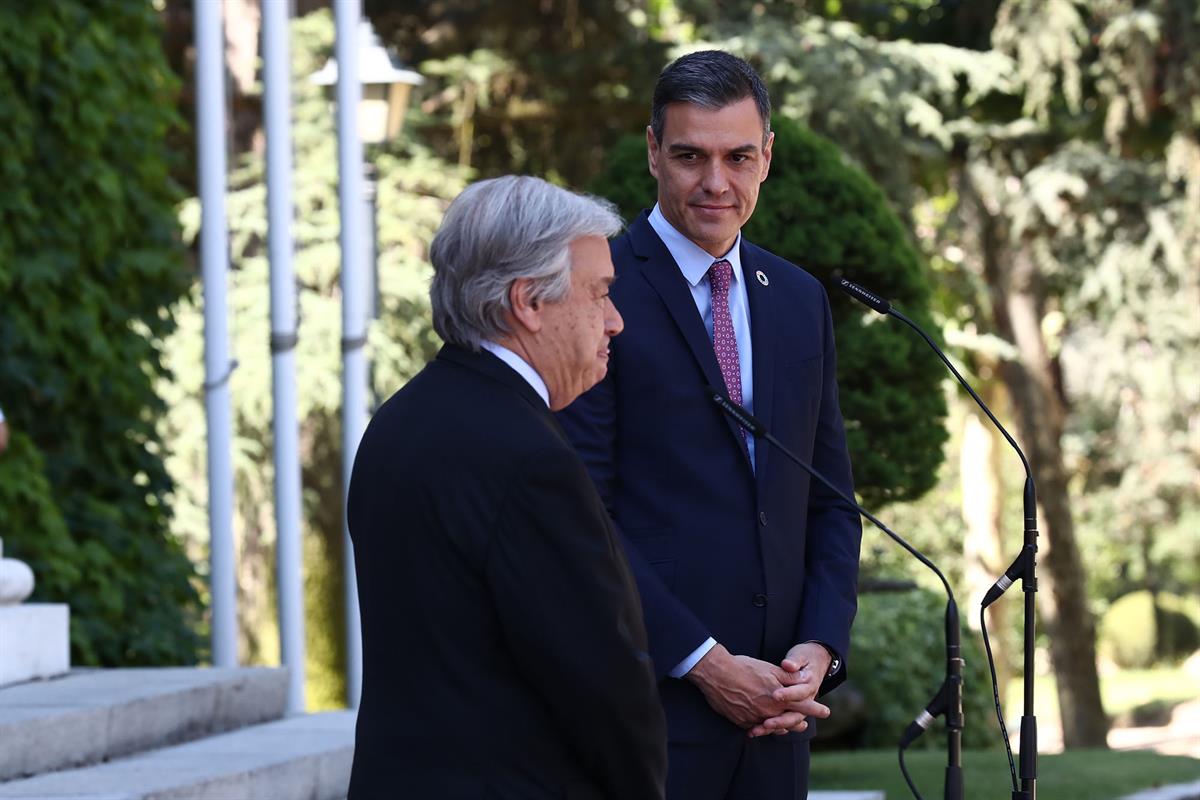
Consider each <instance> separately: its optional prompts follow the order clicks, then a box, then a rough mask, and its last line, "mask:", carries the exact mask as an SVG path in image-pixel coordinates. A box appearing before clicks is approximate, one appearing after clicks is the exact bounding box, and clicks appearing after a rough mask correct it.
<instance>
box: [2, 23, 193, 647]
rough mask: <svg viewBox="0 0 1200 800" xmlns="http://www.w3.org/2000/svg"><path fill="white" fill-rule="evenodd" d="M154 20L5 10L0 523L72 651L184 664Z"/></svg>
mask: <svg viewBox="0 0 1200 800" xmlns="http://www.w3.org/2000/svg"><path fill="white" fill-rule="evenodd" d="M159 35H160V30H159V25H158V21H157V19H156V16H155V13H154V11H153V10H152V9H151V8H150V7H149V6H148V5H145V4H139V3H127V2H119V0H99V1H98V2H83V1H82V0H63V2H58V3H34V4H26V5H24V6H20V7H18V6H15V5H11V4H7V5H5V6H4V9H3V10H2V11H0V37H3V39H4V42H5V45H4V48H3V52H0V125H3V130H2V131H0V141H3V142H4V145H3V146H4V157H3V158H0V175H2V176H3V182H4V186H5V190H4V191H3V192H0V296H3V298H4V304H3V305H4V313H3V314H0V401H2V402H3V404H4V411H5V414H6V416H8V417H9V419H10V422H11V425H12V428H13V430H14V431H15V432H16V435H15V436H14V447H13V454H12V456H13V461H12V462H11V463H12V464H13V465H14V466H15V465H18V464H19V465H20V466H21V469H20V471H19V472H18V474H15V475H13V474H9V475H8V476H7V478H6V479H5V480H4V482H5V483H6V484H8V483H9V480H10V479H11V480H12V484H11V487H10V488H6V490H5V492H3V493H2V494H0V520H3V523H4V528H3V529H2V530H0V534H2V535H3V536H4V538H5V540H6V545H7V550H8V552H9V553H10V554H11V555H13V556H16V557H20V558H23V559H25V560H27V561H29V562H30V564H31V565H32V566H33V567H34V569H35V570H36V571H37V575H38V578H39V583H38V589H37V592H36V594H35V597H36V598H38V599H42V600H51V601H54V602H66V603H69V604H70V606H71V645H72V657H73V659H74V660H75V662H76V663H80V664H87V665H110V666H116V665H121V666H131V665H138V664H148V665H153V664H186V663H191V662H193V661H194V660H195V658H196V655H197V650H198V649H199V648H200V644H201V642H200V640H199V639H198V637H197V633H196V625H197V623H198V616H199V611H200V608H199V606H200V603H199V597H198V593H197V590H196V588H195V586H194V585H193V580H194V579H195V573H194V571H193V569H192V566H191V564H189V563H188V560H187V558H186V557H185V556H184V553H183V551H182V548H181V547H180V546H179V543H178V541H177V540H176V539H175V538H174V537H173V536H172V534H171V532H170V529H169V524H170V519H171V501H172V490H173V485H172V482H171V479H170V477H169V476H168V474H167V471H166V469H165V468H164V466H163V441H162V439H161V438H160V437H159V435H158V433H157V431H156V429H155V420H156V418H157V417H158V416H160V415H161V414H163V413H164V411H165V406H164V404H163V402H162V400H161V399H160V398H159V397H158V396H157V395H156V394H155V392H154V384H155V382H156V381H157V380H159V379H161V378H162V377H164V376H165V375H166V369H165V367H164V364H163V350H162V342H163V339H164V337H166V336H167V335H169V334H170V332H171V331H172V330H173V329H174V327H175V321H174V317H173V313H172V312H173V308H174V305H175V303H176V301H177V300H178V299H179V296H180V295H181V294H182V292H183V291H184V289H185V288H186V278H185V272H184V268H183V260H182V258H181V256H182V250H181V248H180V246H179V242H178V225H177V223H176V221H175V217H174V210H173V206H174V203H175V202H176V200H177V199H178V194H177V189H176V187H175V185H174V184H173V183H172V182H171V180H170V177H169V174H168V169H169V166H170V163H171V162H170V156H169V153H168V151H167V148H166V144H165V141H166V136H167V133H168V132H169V131H171V130H172V129H173V128H174V127H175V125H176V124H177V122H178V120H177V118H176V117H175V116H174V114H173V112H172V111H171V107H172V105H171V104H172V100H173V96H174V93H175V91H176V88H177V85H176V81H175V79H174V77H173V76H172V75H171V73H170V71H169V70H168V68H167V66H166V63H165V61H164V59H163V56H162V52H161V50H160V47H159ZM7 468H8V464H7V463H6V465H5V469H6V471H7Z"/></svg>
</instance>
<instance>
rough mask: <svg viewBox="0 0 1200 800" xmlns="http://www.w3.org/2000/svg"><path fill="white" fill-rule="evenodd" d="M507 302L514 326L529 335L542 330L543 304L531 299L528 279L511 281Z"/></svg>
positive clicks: (530, 285) (531, 284)
mask: <svg viewBox="0 0 1200 800" xmlns="http://www.w3.org/2000/svg"><path fill="white" fill-rule="evenodd" d="M508 302H509V305H510V306H511V307H512V315H513V319H514V320H515V322H516V324H518V325H520V326H521V327H522V328H525V329H526V330H528V331H529V332H530V333H537V332H538V331H540V330H541V329H542V308H543V307H544V305H545V304H544V303H543V302H542V301H540V300H536V299H534V298H533V281H531V280H530V279H529V278H517V279H516V280H515V281H513V282H512V285H511V286H509V287H508Z"/></svg>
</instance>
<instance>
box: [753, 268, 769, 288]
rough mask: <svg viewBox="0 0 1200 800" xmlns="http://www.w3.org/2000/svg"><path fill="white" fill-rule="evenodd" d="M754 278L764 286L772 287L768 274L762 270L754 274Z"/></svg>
mask: <svg viewBox="0 0 1200 800" xmlns="http://www.w3.org/2000/svg"><path fill="white" fill-rule="evenodd" d="M754 277H756V278H758V282H759V283H761V284H762V285H763V286H770V285H771V282H770V281H769V280H767V273H765V272H763V271H762V270H761V269H760V270H758V271H757V272H755V273H754Z"/></svg>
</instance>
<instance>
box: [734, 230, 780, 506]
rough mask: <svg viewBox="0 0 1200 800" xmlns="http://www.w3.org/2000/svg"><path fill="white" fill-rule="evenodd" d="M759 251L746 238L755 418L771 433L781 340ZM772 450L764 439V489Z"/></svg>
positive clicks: (758, 472) (758, 460)
mask: <svg viewBox="0 0 1200 800" xmlns="http://www.w3.org/2000/svg"><path fill="white" fill-rule="evenodd" d="M756 250H757V248H755V247H753V246H750V245H747V243H746V240H745V239H744V238H743V239H742V276H743V278H744V279H745V281H746V297H747V298H748V299H749V301H750V346H751V351H752V352H753V353H754V416H756V417H758V418H759V419H760V420H762V421H763V423H764V424H765V425H766V426H767V430H771V411H772V408H771V406H772V400H773V398H774V396H775V344H776V340H777V338H778V337H777V330H778V327H777V324H776V314H777V313H778V309H777V308H776V301H775V295H776V294H777V292H775V291H774V290H773V289H772V288H771V274H770V272H769V271H768V269H767V265H766V264H763V263H761V259H759V258H757V253H756ZM760 274H761V275H762V278H760V277H759V275H760ZM764 280H765V283H764ZM770 449H771V448H770V445H769V444H768V443H767V442H766V441H764V440H759V441H758V442H756V443H755V447H754V475H755V477H756V478H757V480H758V482H759V485H760V486H761V485H762V481H763V477H764V476H765V475H766V473H767V457H768V455H769V452H770Z"/></svg>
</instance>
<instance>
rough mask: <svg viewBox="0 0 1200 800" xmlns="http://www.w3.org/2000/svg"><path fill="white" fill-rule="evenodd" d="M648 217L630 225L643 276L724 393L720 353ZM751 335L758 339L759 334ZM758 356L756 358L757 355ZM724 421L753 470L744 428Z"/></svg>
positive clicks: (713, 383)
mask: <svg viewBox="0 0 1200 800" xmlns="http://www.w3.org/2000/svg"><path fill="white" fill-rule="evenodd" d="M647 217H648V214H647V213H646V212H642V215H641V216H640V217H638V219H637V220H635V221H634V222H633V224H632V225H630V226H629V240H630V244H631V245H632V247H633V252H634V255H635V256H637V257H638V258H640V259H643V260H648V261H649V263H647V264H645V265H643V267H642V270H641V273H642V275H643V276H644V277H645V279H646V280H647V281H648V282H649V284H650V285H651V286H652V287H653V288H654V291H655V292H657V293H658V296H659V297H660V298H662V301H663V304H664V305H665V306H666V307H667V312H668V313H669V314H670V315H671V319H672V320H674V322H675V325H676V327H678V328H679V332H680V333H682V334H683V338H684V340H685V341H686V342H687V345H688V348H689V349H690V350H691V351H692V356H693V357H694V358H695V359H696V363H698V364H699V365H700V370H701V371H702V372H703V373H704V380H705V381H706V382H707V384H708V385H709V386H713V387H715V388H717V389H722V390H724V388H725V379H724V377H722V375H721V368H720V366H719V365H718V364H717V354H716V352H715V351H714V350H713V344H712V340H711V339H709V338H708V331H707V330H705V328H704V320H703V319H702V318H701V317H700V314H699V313H698V312H697V311H696V301H695V300H693V299H692V293H691V289H690V288H689V287H688V284H687V280H686V279H685V278H684V277H683V273H682V272H680V271H679V265H678V264H676V263H675V259H674V258H672V257H671V251H669V250H668V249H667V246H666V245H665V244H663V242H662V239H659V238H658V234H657V233H655V232H654V228H652V227H650V223H649V221H648V220H647ZM751 335H752V336H757V334H751ZM755 357H756V358H757V355H756V356H755ZM756 369H757V365H756ZM757 386H758V384H757V383H755V391H757ZM701 389H702V387H699V386H697V387H696V391H697V392H699V391H701ZM722 416H724V415H722ZM725 422H726V425H727V427H728V428H729V434H730V435H731V436H732V437H733V438H734V440H735V441H736V444H737V446H738V447H739V448H740V449H741V451H742V454H743V455H746V467H747V469H748V468H749V467H750V461H749V455H748V451H747V450H746V443H745V440H744V439H743V438H742V434H741V429H740V428H738V426H737V423H735V422H733V420H731V419H729V418H728V417H725Z"/></svg>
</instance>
